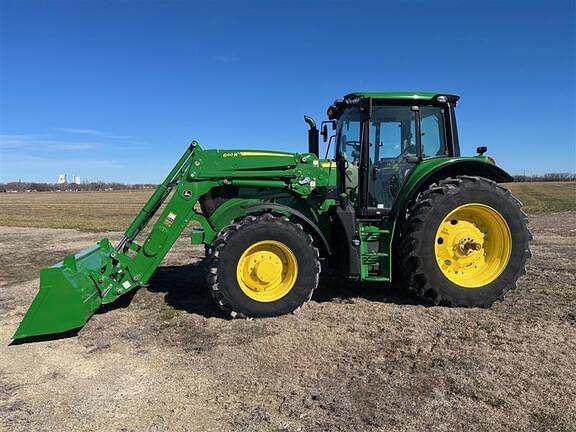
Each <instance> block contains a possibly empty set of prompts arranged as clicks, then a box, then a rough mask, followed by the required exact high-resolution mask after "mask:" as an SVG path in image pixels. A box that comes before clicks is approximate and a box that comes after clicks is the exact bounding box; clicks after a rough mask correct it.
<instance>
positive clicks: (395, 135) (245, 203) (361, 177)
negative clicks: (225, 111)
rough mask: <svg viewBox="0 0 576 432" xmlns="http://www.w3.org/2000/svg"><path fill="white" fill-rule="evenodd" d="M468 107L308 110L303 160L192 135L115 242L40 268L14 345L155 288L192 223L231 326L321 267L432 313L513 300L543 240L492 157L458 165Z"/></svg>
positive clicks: (380, 101)
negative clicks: (393, 288) (393, 287)
mask: <svg viewBox="0 0 576 432" xmlns="http://www.w3.org/2000/svg"><path fill="white" fill-rule="evenodd" d="M458 99H459V98H458V96H454V95H449V94H436V93H364V92H358V93H352V94H349V95H347V96H345V97H344V98H343V99H342V100H338V101H336V102H334V104H332V105H331V106H330V107H329V108H328V120H326V121H324V122H322V124H321V128H320V130H319V129H318V128H317V127H316V124H315V122H314V120H312V119H311V118H310V117H305V121H306V122H307V123H308V125H309V131H308V147H309V149H308V152H307V153H303V154H299V153H291V152H281V151H265V150H257V151H255V150H204V149H203V148H201V147H200V145H199V144H198V143H197V142H195V141H193V142H192V144H191V145H190V146H189V147H188V149H187V150H186V152H185V153H184V155H183V156H182V157H181V159H180V160H179V161H178V162H177V163H176V165H175V166H174V168H173V169H172V171H171V172H170V173H169V174H168V176H167V177H166V179H165V180H164V182H163V183H162V184H161V185H160V186H159V187H158V189H157V190H156V191H155V192H154V193H153V195H152V196H151V197H150V199H149V200H148V202H147V203H146V204H145V205H144V207H143V208H142V210H141V211H140V213H139V214H138V215H137V216H136V217H135V219H134V221H133V222H132V223H131V224H130V226H129V227H128V229H127V230H126V232H125V233H124V237H123V238H122V240H121V241H120V242H119V243H118V244H116V245H112V244H111V243H110V241H109V240H107V239H102V240H101V241H100V242H98V243H97V244H96V245H94V246H92V247H90V248H88V249H86V250H84V251H82V252H80V253H78V254H76V255H71V256H66V257H65V258H64V259H63V261H61V262H59V263H57V264H55V265H53V266H52V267H49V268H45V269H42V270H41V271H40V291H39V293H38V295H37V296H36V298H35V300H34V301H33V303H32V305H31V306H30V308H29V310H28V312H27V313H26V315H25V317H24V318H23V320H22V322H21V323H20V326H19V328H18V330H17V331H16V334H15V335H14V339H23V338H28V337H30V336H40V335H47V334H53V333H59V332H65V331H68V330H72V329H77V328H80V327H82V326H84V325H85V324H86V322H87V321H88V319H89V318H90V317H91V316H92V314H93V313H94V312H95V311H96V310H97V309H98V308H99V307H100V306H101V305H104V304H109V303H112V302H114V301H116V300H117V299H118V298H119V297H120V296H122V295H123V294H126V293H128V292H129V291H132V290H134V289H135V288H137V287H139V286H142V285H144V284H146V283H147V282H148V281H149V280H150V278H151V276H152V275H153V273H154V271H155V270H156V269H157V268H158V266H159V265H160V263H161V262H162V259H163V258H164V257H165V256H166V254H167V253H168V251H169V250H170V248H171V247H172V245H173V244H174V242H175V241H176V239H178V237H179V236H180V235H182V233H183V232H184V230H185V229H186V228H187V227H188V226H189V225H191V224H192V225H193V229H192V230H191V234H190V241H191V243H192V244H193V245H205V248H206V259H207V262H208V274H207V288H208V289H209V290H210V292H211V294H212V296H213V297H214V300H215V302H216V303H217V305H218V306H219V307H220V308H221V309H222V310H223V311H224V312H225V313H226V314H227V315H229V316H231V317H235V318H237V317H273V316H277V315H282V314H286V313H290V312H294V311H296V310H297V309H299V308H300V307H301V306H302V305H303V304H304V303H305V302H306V301H307V300H309V299H310V298H311V296H312V293H313V292H314V289H315V288H316V287H317V285H318V277H319V274H320V271H321V268H322V266H331V267H333V268H335V269H337V270H339V271H340V272H341V273H342V274H343V275H344V276H345V277H347V278H349V279H350V280H353V281H371V282H374V283H381V284H383V283H386V282H391V281H393V280H396V279H397V278H405V279H406V280H407V282H408V285H409V286H410V288H411V289H412V290H414V291H415V292H416V293H417V294H418V295H419V296H421V297H422V298H423V299H425V300H426V301H428V302H430V303H432V304H443V305H451V306H464V307H488V306H490V305H491V304H492V303H493V302H494V301H496V300H502V299H503V297H504V295H505V294H506V293H507V292H508V291H509V290H510V289H512V288H514V287H515V286H516V281H517V280H518V278H519V277H520V276H521V275H522V274H524V272H525V265H526V261H527V259H528V258H529V257H530V250H529V241H530V240H531V235H530V233H529V231H528V229H527V220H526V215H525V213H524V212H523V211H522V209H521V204H520V202H519V201H518V200H517V199H516V198H514V197H513V196H512V194H511V193H510V192H509V191H508V190H507V189H506V188H504V187H502V186H500V185H499V183H502V182H510V181H512V178H511V177H510V175H509V174H507V173H506V172H505V171H504V170H502V169H501V168H499V167H498V166H497V165H496V164H495V162H494V159H492V158H491V157H489V156H485V155H484V153H485V152H486V148H485V147H479V148H478V155H476V156H472V157H462V156H460V145H459V142H458V133H457V129H456V118H455V114H454V108H455V106H456V103H457V101H458ZM331 131H333V132H331ZM320 135H321V136H322V137H323V141H324V142H327V143H328V144H327V145H326V146H325V147H326V156H325V157H322V156H321V155H320V152H319V137H320ZM330 135H331V136H330ZM165 202H166V205H165V207H164V208H163V209H162V211H161V212H160V213H161V214H160V215H159V217H158V218H157V220H156V222H155V224H154V226H153V227H152V229H151V230H149V231H146V232H149V233H148V234H147V235H144V231H143V230H144V228H145V227H146V225H147V223H148V222H149V221H150V220H151V219H152V217H153V216H154V215H155V213H156V212H157V211H158V210H159V209H160V208H161V206H162V205H163V203H165ZM197 204H198V205H197ZM139 234H142V235H140V236H139ZM141 237H142V238H141ZM393 269H395V271H394V272H393ZM396 269H399V271H396Z"/></svg>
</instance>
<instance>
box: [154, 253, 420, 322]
mask: <svg viewBox="0 0 576 432" xmlns="http://www.w3.org/2000/svg"><path fill="white" fill-rule="evenodd" d="M207 271H208V269H207V266H206V264H205V262H204V261H199V262H195V263H192V264H187V265H179V266H164V267H159V268H158V270H156V273H155V274H154V276H153V277H152V279H150V282H149V286H148V287H147V289H148V291H150V292H154V293H165V294H166V295H165V296H164V301H165V303H166V304H167V305H168V306H170V307H172V308H174V309H177V310H181V311H185V312H188V313H192V314H198V315H201V316H203V317H205V318H213V317H219V318H226V316H225V314H224V313H223V312H222V311H221V310H220V308H219V307H218V306H217V305H216V304H215V303H214V300H213V299H212V296H211V295H210V292H209V290H208V287H207V285H206V276H207ZM353 298H363V299H366V300H369V301H373V302H382V303H394V304H399V305H426V303H424V302H422V301H421V300H420V299H419V298H418V297H417V296H416V295H414V294H413V293H412V292H411V291H409V290H408V288H407V286H406V284H405V283H404V282H403V281H399V282H395V283H393V284H388V283H383V284H379V283H368V282H362V283H358V282H351V281H348V280H346V279H345V278H343V277H342V276H340V275H339V274H338V272H336V271H334V270H331V269H325V270H324V271H323V272H322V273H321V275H320V281H319V284H318V288H317V289H316V290H315V292H314V295H313V296H312V300H313V301H316V302H319V303H325V302H342V301H349V300H351V299H353Z"/></svg>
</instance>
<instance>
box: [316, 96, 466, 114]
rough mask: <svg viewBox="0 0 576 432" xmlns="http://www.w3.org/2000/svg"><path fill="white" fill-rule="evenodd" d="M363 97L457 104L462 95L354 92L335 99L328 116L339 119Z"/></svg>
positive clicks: (329, 108)
mask: <svg viewBox="0 0 576 432" xmlns="http://www.w3.org/2000/svg"><path fill="white" fill-rule="evenodd" d="M438 96H445V98H446V99H444V100H441V101H438ZM361 99H375V100H381V101H404V102H405V103H406V101H431V102H432V103H443V102H446V101H448V102H451V103H454V104H456V102H457V101H458V99H460V96H457V95H454V94H449V93H437V92H421V91H416V92H414V91H412V92H363V91H358V92H353V93H349V94H347V95H346V96H344V99H341V100H337V101H335V102H334V103H333V104H332V105H330V107H328V112H327V113H328V118H330V119H337V118H338V117H339V116H340V114H341V113H342V110H343V109H344V108H345V107H346V106H349V105H355V104H356V103H358V102H359V101H360V100H361Z"/></svg>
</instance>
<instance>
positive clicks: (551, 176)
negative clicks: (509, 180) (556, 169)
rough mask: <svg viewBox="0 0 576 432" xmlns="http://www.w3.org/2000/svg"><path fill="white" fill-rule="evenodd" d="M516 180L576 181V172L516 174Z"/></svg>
mask: <svg viewBox="0 0 576 432" xmlns="http://www.w3.org/2000/svg"><path fill="white" fill-rule="evenodd" d="M514 181H516V182H557V181H576V173H548V174H543V175H515V176H514Z"/></svg>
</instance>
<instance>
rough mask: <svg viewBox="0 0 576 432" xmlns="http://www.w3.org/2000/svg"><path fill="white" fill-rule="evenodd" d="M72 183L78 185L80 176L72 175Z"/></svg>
mask: <svg viewBox="0 0 576 432" xmlns="http://www.w3.org/2000/svg"><path fill="white" fill-rule="evenodd" d="M72 183H74V184H77V185H79V184H80V176H77V175H72Z"/></svg>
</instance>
